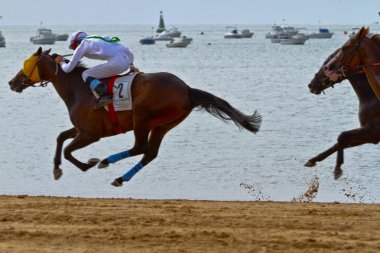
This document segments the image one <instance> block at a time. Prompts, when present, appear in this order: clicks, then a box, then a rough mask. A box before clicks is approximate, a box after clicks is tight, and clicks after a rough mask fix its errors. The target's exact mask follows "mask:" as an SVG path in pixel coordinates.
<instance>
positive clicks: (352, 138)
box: [334, 126, 380, 179]
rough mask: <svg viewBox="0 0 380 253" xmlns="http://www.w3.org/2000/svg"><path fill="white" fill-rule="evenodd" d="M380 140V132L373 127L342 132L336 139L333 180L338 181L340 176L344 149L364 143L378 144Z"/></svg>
mask: <svg viewBox="0 0 380 253" xmlns="http://www.w3.org/2000/svg"><path fill="white" fill-rule="evenodd" d="M379 140H380V130H379V129H377V128H374V127H370V126H365V127H362V128H357V129H353V130H350V131H346V132H342V133H341V134H340V135H339V137H338V154H337V158H336V166H335V170H334V178H335V179H339V178H340V177H341V176H342V174H343V170H342V168H341V167H342V164H343V163H344V149H345V148H351V147H355V146H360V145H363V144H366V143H374V144H376V143H378V142H379Z"/></svg>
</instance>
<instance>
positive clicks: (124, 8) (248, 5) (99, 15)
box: [0, 0, 380, 26]
mask: <svg viewBox="0 0 380 253" xmlns="http://www.w3.org/2000/svg"><path fill="white" fill-rule="evenodd" d="M161 10H162V11H163V14H164V19H165V24H166V25H178V24H182V25H186V24H190V25H191V24H195V25H196V24H273V23H286V24H319V23H320V24H355V25H369V24H373V23H375V22H380V16H379V14H378V12H380V0H186V1H183V0H133V1H130V0H59V1H57V0H1V8H0V15H1V16H2V19H1V20H0V26H1V25H39V24H40V23H41V22H42V23H43V24H46V25H102V24H103V25H110V24H114V25H135V24H144V25H158V21H159V15H160V11H161Z"/></svg>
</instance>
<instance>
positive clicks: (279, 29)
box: [265, 25, 298, 39]
mask: <svg viewBox="0 0 380 253" xmlns="http://www.w3.org/2000/svg"><path fill="white" fill-rule="evenodd" d="M297 33H298V30H297V29H296V28H295V27H293V26H287V25H273V26H272V32H268V33H266V34H265V38H266V39H273V38H278V37H279V36H282V37H291V36H293V35H296V34H297Z"/></svg>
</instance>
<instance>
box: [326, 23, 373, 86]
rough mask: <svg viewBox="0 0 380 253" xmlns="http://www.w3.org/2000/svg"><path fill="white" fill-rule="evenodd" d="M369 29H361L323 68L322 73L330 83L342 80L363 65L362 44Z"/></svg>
mask: <svg viewBox="0 0 380 253" xmlns="http://www.w3.org/2000/svg"><path fill="white" fill-rule="evenodd" d="M368 31H369V29H368V28H364V27H362V28H361V29H360V31H359V32H357V33H356V34H355V36H353V37H352V38H350V39H349V40H348V41H347V42H346V43H345V44H344V45H343V46H342V47H341V48H340V49H339V50H338V52H337V54H336V55H335V56H334V57H332V58H331V60H330V61H329V62H327V63H326V64H325V65H324V66H323V73H324V74H325V75H326V76H327V77H328V78H329V80H330V81H333V82H336V81H339V80H340V81H341V80H343V79H344V78H345V77H346V76H347V75H348V74H350V73H353V72H355V71H357V70H358V68H360V66H362V65H363V58H362V53H363V52H362V44H363V43H362V42H363V40H369V38H368V37H367V34H368Z"/></svg>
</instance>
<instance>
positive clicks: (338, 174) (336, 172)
mask: <svg viewBox="0 0 380 253" xmlns="http://www.w3.org/2000/svg"><path fill="white" fill-rule="evenodd" d="M342 175H343V170H342V169H340V168H338V169H335V170H334V179H335V180H338V179H339V178H340V177H341V176H342Z"/></svg>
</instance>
